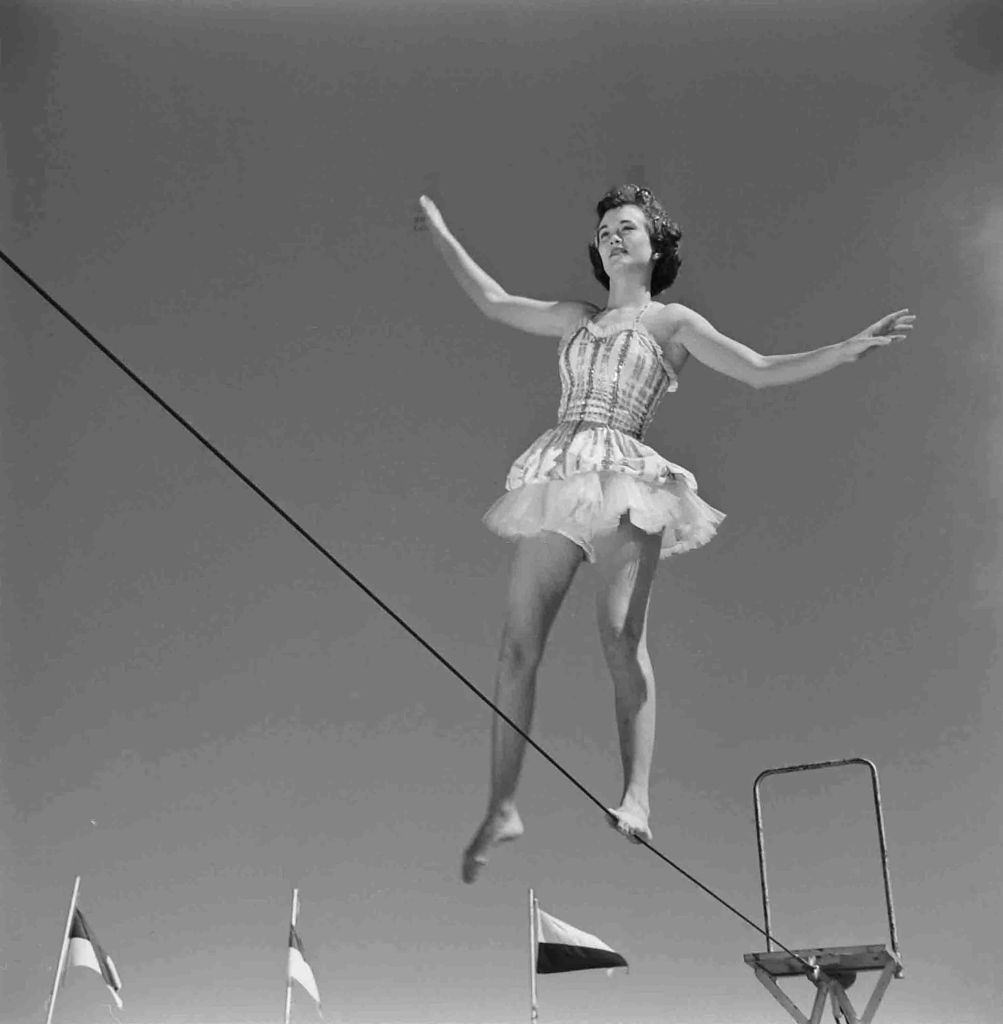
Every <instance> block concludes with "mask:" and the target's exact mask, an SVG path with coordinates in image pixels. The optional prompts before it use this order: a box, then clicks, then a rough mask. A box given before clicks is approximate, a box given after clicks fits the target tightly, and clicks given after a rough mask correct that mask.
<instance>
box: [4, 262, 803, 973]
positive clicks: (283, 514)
mask: <svg viewBox="0 0 1003 1024" xmlns="http://www.w3.org/2000/svg"><path fill="white" fill-rule="evenodd" d="M0 259H2V260H3V262H4V263H6V264H7V266H9V267H10V268H11V270H13V271H14V273H15V274H17V275H18V277H20V278H21V279H22V280H23V281H24V282H25V283H26V284H28V285H29V286H30V287H31V288H33V289H34V290H35V291H36V292H37V293H38V294H39V295H41V297H42V298H43V299H45V301H46V302H48V303H49V305H50V306H52V307H53V309H55V310H56V311H57V312H58V313H60V314H61V315H62V316H63V317H65V318H66V319H67V320H68V321H69V322H70V323H71V324H73V326H74V327H76V329H77V330H78V331H80V333H81V334H83V336H84V337H85V338H86V339H87V340H88V341H89V342H90V343H91V344H92V345H94V347H95V348H97V349H98V351H99V352H101V354H102V355H104V356H106V357H107V358H108V359H110V360H111V361H112V362H113V363H114V364H115V365H116V366H117V367H118V368H119V369H120V370H121V371H122V372H123V373H124V374H125V375H126V376H127V377H128V378H129V379H130V380H131V381H132V382H133V383H134V384H136V385H138V386H139V387H140V388H142V389H143V391H145V392H146V393H147V394H148V395H149V396H150V398H152V399H153V400H154V401H155V402H156V403H157V405H159V406H160V407H161V408H162V409H163V410H164V411H165V412H166V413H167V414H168V415H169V416H171V417H172V418H173V419H175V420H176V421H177V422H178V423H180V424H181V426H182V427H184V429H185V430H187V431H188V433H189V434H191V435H192V437H194V438H195V439H196V440H197V441H198V442H199V443H200V444H202V445H203V446H204V447H205V448H207V449H208V450H209V451H210V452H211V453H212V454H213V455H215V456H216V458H217V459H219V460H220V462H222V463H223V465H224V466H226V468H227V469H229V470H230V471H231V472H232V473H233V474H234V475H235V476H237V477H238V478H239V479H240V480H241V481H242V482H243V483H244V484H246V485H247V486H248V487H249V488H250V489H251V490H252V491H254V493H255V494H256V495H257V496H258V497H259V498H261V500H262V501H264V502H265V504H267V505H268V507H269V508H271V509H272V510H273V511H274V512H276V513H277V514H278V515H279V516H281V517H282V519H284V520H285V521H286V522H287V523H288V524H289V525H290V526H291V527H292V528H293V529H294V530H295V531H296V532H297V533H298V534H299V535H300V536H301V537H302V538H303V539H304V540H306V541H307V543H309V544H311V545H312V546H313V547H314V548H315V549H316V550H317V551H318V552H319V553H320V554H321V555H323V557H324V558H326V559H327V561H329V562H330V563H331V564H332V565H333V566H334V567H335V568H336V569H338V570H339V571H340V572H342V573H344V575H345V576H347V577H348V578H349V579H350V580H351V581H352V582H353V583H354V584H355V585H356V586H357V587H358V588H359V589H360V590H361V591H362V592H363V593H364V594H365V595H366V596H367V597H368V598H370V599H371V600H372V601H374V602H375V603H376V604H377V605H379V607H380V608H382V609H383V611H385V612H386V613H387V615H389V616H390V618H392V619H393V620H394V622H396V623H397V625H398V626H400V627H401V629H403V630H404V632H406V633H407V634H408V635H409V636H410V637H412V638H413V639H414V640H416V641H417V642H418V643H419V644H420V645H421V646H422V647H424V648H425V650H426V651H428V653H429V654H431V655H432V657H433V658H435V659H436V661H438V662H439V663H440V664H441V665H443V667H445V668H446V669H448V670H449V671H450V672H451V673H452V674H453V675H454V676H456V678H457V679H459V681H460V682H461V683H463V685H464V686H466V687H467V689H468V690H470V691H471V692H472V693H473V694H474V695H475V696H476V697H478V698H479V699H480V700H481V701H482V702H483V703H485V704H487V706H488V707H489V708H491V710H492V711H493V712H494V713H495V714H496V715H497V716H498V717H499V718H501V719H502V721H504V722H505V723H506V724H507V725H509V726H510V727H511V728H512V729H514V730H515V731H516V732H517V733H518V734H519V735H520V736H521V737H522V738H523V739H524V740H525V741H526V742H527V743H528V744H529V745H530V746H531V747H532V748H533V749H534V750H535V751H536V752H537V753H538V754H540V755H541V756H542V757H543V758H544V760H546V761H547V762H548V764H550V765H551V766H552V767H554V768H556V769H557V771H559V772H560V773H561V775H563V776H564V777H565V778H566V779H567V780H568V781H569V782H570V783H571V784H572V785H573V786H575V787H576V788H577V789H578V790H579V791H580V792H581V793H582V794H583V795H584V796H586V797H587V798H588V799H589V800H591V801H592V803H594V804H595V805H596V806H597V807H598V808H599V809H600V810H601V811H602V812H603V814H605V815H606V816H607V817H609V810H608V809H607V807H606V805H605V804H604V803H603V802H602V801H601V800H600V799H599V798H598V797H597V796H595V795H594V794H593V793H592V792H591V791H590V790H588V789H587V788H586V787H585V786H584V785H583V784H582V783H581V782H579V781H578V779H576V778H575V777H574V776H573V775H572V774H571V773H570V772H569V771H568V770H567V769H566V768H565V767H564V766H563V765H561V764H560V763H559V762H558V761H556V760H555V759H554V758H553V757H551V755H550V754H548V753H547V751H546V750H544V749H543V747H541V746H540V745H539V744H538V743H537V742H536V740H534V739H533V738H532V737H531V736H529V734H528V733H526V732H524V731H523V730H522V729H520V728H519V726H518V725H516V724H515V722H513V721H512V719H511V718H509V717H508V715H506V714H505V712H504V711H502V710H501V708H499V707H498V706H497V705H496V704H495V703H494V701H492V700H491V699H490V698H488V697H486V696H485V695H484V694H483V693H482V692H481V691H480V690H479V689H478V688H477V687H476V686H475V685H474V684H473V683H472V682H470V680H469V679H467V677H466V676H465V675H464V674H463V673H462V672H461V671H460V670H459V669H458V668H456V667H455V666H454V665H453V664H452V663H451V662H450V661H449V660H448V659H447V658H446V657H445V656H444V655H442V654H440V653H439V652H438V651H437V650H436V649H435V648H434V647H433V646H432V645H431V644H430V643H429V642H428V641H427V640H426V639H425V638H424V637H423V636H421V634H420V633H418V632H417V631H416V630H415V629H413V628H412V627H411V626H410V625H408V623H407V622H405V621H404V619H402V618H401V617H400V616H399V615H398V614H397V613H396V612H395V611H394V610H393V609H392V608H391V607H390V606H389V605H388V604H386V602H385V601H383V600H382V599H381V598H380V597H379V596H378V595H377V594H376V593H374V591H372V590H371V589H370V588H369V587H368V586H367V585H366V584H365V583H364V582H363V581H362V580H361V579H359V577H358V576H356V575H355V573H353V572H352V571H351V569H349V568H348V567H347V566H345V565H344V564H343V563H342V562H340V561H339V560H338V559H337V558H336V557H335V556H334V555H332V554H331V552H330V551H328V549H327V548H326V547H324V545H323V544H321V542H320V541H319V540H317V539H316V538H315V537H314V536H313V535H312V534H311V533H309V532H308V531H307V530H306V529H305V528H304V527H302V526H300V524H299V523H298V522H297V521H296V520H295V519H293V517H292V516H291V515H290V514H289V513H288V512H286V511H285V509H283V508H282V507H281V506H280V505H279V504H278V503H277V502H276V501H274V500H273V499H272V498H271V497H269V495H268V494H266V493H265V491H264V490H262V489H261V488H260V487H259V486H258V485H257V484H256V483H255V482H254V481H253V480H252V479H251V478H250V477H249V476H248V475H247V474H246V473H244V471H243V470H241V469H240V468H239V467H238V466H236V465H235V464H234V463H233V462H231V461H230V460H229V459H228V458H227V457H226V456H225V455H224V454H223V453H222V452H221V451H220V450H219V449H218V448H217V447H216V446H215V445H214V444H213V443H212V442H211V441H210V440H209V439H208V438H207V437H205V436H204V435H203V434H201V433H199V431H198V430H197V429H196V428H195V427H193V426H192V425H191V424H190V423H189V422H188V420H186V419H185V418H184V417H183V416H182V415H181V414H180V413H179V412H176V411H175V410H174V408H173V407H172V406H170V405H169V404H168V403H167V402H166V401H165V400H164V399H163V398H161V397H160V395H159V394H157V392H156V391H154V390H153V388H151V387H150V386H149V384H147V383H146V382H145V381H144V380H142V379H141V378H140V377H139V375H138V374H136V373H135V372H134V371H133V370H131V369H130V368H129V367H128V366H127V365H126V364H125V363H124V362H123V361H122V360H121V359H119V357H118V356H117V355H115V353H114V352H112V351H111V349H109V348H108V347H107V346H106V345H104V344H102V343H101V342H100V341H98V339H97V338H96V337H95V336H94V335H93V334H92V333H91V332H90V331H89V330H88V329H87V328H86V327H85V326H84V325H83V324H82V323H81V322H80V321H79V320H77V318H76V317H75V316H73V314H72V313H70V312H69V311H68V310H66V309H65V308H64V307H63V306H61V305H60V304H59V303H58V302H57V301H56V300H55V299H54V298H53V297H52V296H51V295H49V293H48V292H47V291H45V289H44V288H42V286H41V285H39V284H37V283H36V282H35V281H34V280H33V279H32V278H31V277H30V276H29V275H28V274H27V273H25V272H24V271H23V270H22V269H21V268H20V267H19V266H18V265H17V264H16V263H15V262H14V261H13V260H12V259H11V258H10V257H9V256H8V255H7V254H6V253H5V252H4V251H3V250H2V249H0ZM634 840H635V841H636V842H637V843H638V844H639V845H641V846H644V847H646V848H647V849H648V850H650V851H651V852H652V853H653V854H654V855H655V856H656V857H658V858H659V860H662V861H664V862H665V863H666V864H668V865H669V867H671V868H674V869H675V870H676V871H678V872H679V874H681V875H682V876H683V877H684V878H686V879H688V880H689V881H691V882H692V883H693V884H694V885H695V886H697V888H699V889H701V890H702V891H703V892H705V893H706V894H707V895H708V896H710V897H712V898H713V899H715V900H717V902H718V903H720V904H721V906H723V907H725V908H726V909H728V910H730V911H731V912H732V913H733V914H735V915H736V916H737V917H740V918H741V919H742V920H743V921H744V922H745V923H746V924H747V925H749V926H750V927H752V928H754V929H755V930H756V931H757V932H759V934H760V935H763V936H764V937H765V938H766V939H767V940H771V939H772V941H773V942H776V944H777V945H778V946H779V947H780V948H781V949H782V950H783V951H784V952H785V953H789V954H790V955H791V956H792V957H794V958H795V959H796V960H797V961H798V962H799V963H802V964H804V966H805V967H806V968H807V969H808V972H809V973H814V972H815V970H816V969H815V967H814V966H813V965H812V964H810V963H808V961H807V960H805V959H804V958H803V957H800V956H798V954H797V953H795V952H794V951H793V950H792V949H788V948H787V947H786V946H785V945H784V944H783V943H782V942H778V941H777V939H776V937H775V936H772V935H769V934H767V932H766V931H765V930H764V929H763V928H760V927H759V925H758V924H756V923H755V921H753V920H751V919H750V918H748V917H746V916H745V914H743V913H742V911H740V910H738V909H737V908H736V907H733V906H732V905H731V904H730V903H729V902H728V901H727V900H726V899H724V898H723V897H721V896H718V894H717V893H716V892H714V891H713V890H712V889H709V888H708V887H707V886H706V885H704V884H703V882H701V881H700V880H699V879H697V878H695V877H694V876H693V875H691V874H690V873H689V872H688V871H687V870H686V869H685V868H682V867H680V866H679V865H678V864H676V862H675V861H673V860H671V859H670V858H669V857H667V856H666V855H665V854H664V853H662V852H661V850H658V849H656V848H655V847H654V846H652V845H651V844H650V843H649V842H647V841H646V840H644V839H641V838H639V837H634Z"/></svg>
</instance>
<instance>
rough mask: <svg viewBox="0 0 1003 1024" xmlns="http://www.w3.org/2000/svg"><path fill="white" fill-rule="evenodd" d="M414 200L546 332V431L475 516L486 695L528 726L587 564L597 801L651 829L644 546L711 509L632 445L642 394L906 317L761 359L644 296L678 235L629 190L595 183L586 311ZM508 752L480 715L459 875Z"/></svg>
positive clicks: (762, 378) (503, 810) (495, 797)
mask: <svg viewBox="0 0 1003 1024" xmlns="http://www.w3.org/2000/svg"><path fill="white" fill-rule="evenodd" d="M419 202H420V205H421V208H422V211H423V219H424V221H425V222H426V223H427V225H428V227H429V228H430V230H431V233H432V238H433V240H434V242H435V244H436V246H437V248H438V249H439V251H440V252H441V253H442V255H443V258H444V259H445V261H446V264H447V266H448V267H449V269H450V270H451V271H452V273H453V275H454V276H455V277H456V279H457V281H458V282H459V284H460V286H461V287H462V288H463V290H464V291H465V292H466V293H467V294H468V295H469V296H470V298H471V299H473V301H474V303H476V305H477V307H478V308H479V309H480V310H481V312H483V313H484V314H485V315H486V316H487V317H489V318H490V319H492V320H498V321H500V322H501V323H505V324H508V325H510V326H512V327H515V328H518V329H520V330H523V331H526V332H528V333H529V334H537V335H545V336H551V337H556V338H560V339H561V342H560V347H559V349H558V362H559V372H560V376H561V385H562V396H561V403H560V408H559V412H558V420H559V422H558V425H557V427H556V428H554V429H553V430H549V431H547V432H546V433H544V434H543V435H542V436H541V437H540V438H538V439H537V441H536V442H534V444H533V445H531V446H530V448H529V449H527V451H526V452H524V453H523V454H522V455H521V456H520V457H519V458H518V459H517V460H516V462H515V463H514V465H513V466H512V469H511V470H510V472H509V475H508V479H507V481H506V492H507V493H506V494H505V495H504V496H503V497H502V498H500V499H499V500H498V501H497V502H496V503H495V504H494V506H492V508H491V509H490V510H489V511H488V513H487V515H486V516H485V522H486V523H487V525H488V526H489V527H490V528H491V529H492V530H494V531H495V532H497V533H499V534H501V535H502V536H506V537H512V538H514V539H515V540H516V550H515V559H514V563H513V566H512V573H511V579H510V583H509V590H508V609H507V617H506V622H505V628H504V631H503V634H502V642H501V652H500V655H499V660H498V671H497V677H496V688H495V701H496V703H497V705H498V707H499V708H501V710H502V711H503V712H505V714H506V715H508V717H509V718H510V719H511V720H512V721H513V722H515V723H516V724H518V725H519V727H520V728H522V729H523V730H524V731H526V732H528V731H529V728H530V725H531V723H532V717H533V706H534V702H535V693H536V670H537V666H538V665H539V663H540V659H541V657H542V655H543V649H544V644H545V642H546V639H547V634H548V633H549V631H550V627H551V624H552V623H553V621H554V617H555V615H556V614H557V610H558V608H559V607H560V604H561V601H562V600H563V598H564V595H565V594H566V593H567V590H568V587H569V585H570V583H571V580H572V577H573V576H574V574H575V571H576V569H577V568H578V566H579V564H580V563H581V562H582V560H583V559H584V560H586V561H588V562H590V563H593V564H594V565H595V566H596V570H597V572H598V576H599V591H598V595H597V603H596V607H597V612H598V622H599V636H600V639H601V642H602V647H603V652H604V654H605V657H606V663H607V665H608V667H609V671H610V675H611V676H612V678H613V685H614V692H615V707H616V721H617V729H618V733H619V739H620V754H621V761H622V764H623V795H622V797H621V799H620V803H619V805H618V806H616V807H613V808H610V809H609V814H610V822H611V824H613V825H614V826H615V827H616V828H617V829H618V830H619V831H620V832H622V833H623V834H624V835H627V836H630V837H632V838H635V839H638V838H640V839H645V840H650V839H651V831H650V829H649V825H648V815H649V802H648V779H649V774H650V770H651V757H652V750H653V747H654V738H655V688H654V678H653V675H652V670H651V662H650V659H649V657H648V651H647V646H646V642H645V629H646V623H647V614H648V599H649V596H650V594H651V586H652V582H653V581H654V577H655V570H656V567H657V565H658V561H659V558H660V557H665V556H666V555H670V554H673V553H676V552H679V551H686V550H689V549H691V548H695V547H698V546H700V545H701V544H704V543H706V542H707V541H708V540H710V538H711V537H712V536H713V535H714V532H715V530H716V528H717V525H718V524H719V523H720V522H721V520H722V519H723V518H724V516H723V514H722V513H720V512H718V511H717V510H716V509H713V508H711V507H710V506H709V505H708V504H706V502H704V501H703V500H702V499H701V498H700V497H699V496H698V494H697V484H696V480H695V479H694V478H693V475H692V474H691V473H690V472H689V471H688V470H686V469H683V468H682V467H681V466H677V465H674V464H673V463H671V462H667V461H666V460H665V459H663V458H662V457H661V456H660V455H659V454H658V453H657V452H655V451H654V450H653V449H651V448H649V447H648V446H647V445H645V444H644V443H643V436H644V430H645V428H646V427H647V425H648V423H649V422H650V420H651V418H652V415H653V413H654V409H655V406H656V404H657V402H658V400H659V399H660V398H661V397H662V395H663V394H665V393H666V392H670V391H674V390H675V389H676V387H677V386H678V377H679V374H680V371H681V370H682V369H683V366H684V365H685V363H686V361H687V360H688V358H689V357H690V356H691V355H692V356H693V357H694V358H696V359H697V360H698V361H699V362H701V363H704V364H705V365H706V366H709V367H710V368H711V369H713V370H717V371H718V372H720V373H723V374H726V375H727V376H729V377H733V378H735V379H736V380H739V381H742V382H743V383H746V384H750V385H751V386H752V387H756V388H759V387H766V386H769V385H776V384H793V383H795V382H797V381H802V380H807V379H808V378H810V377H816V376H818V375H819V374H821V373H825V372H826V371H828V370H832V369H835V367H837V366H840V365H842V364H843V363H848V362H852V361H853V360H855V359H857V358H859V357H860V356H861V355H863V354H864V353H865V352H867V351H868V350H870V349H871V348H874V347H876V346H879V345H887V344H889V343H890V342H892V341H897V340H901V339H903V338H905V337H906V334H907V333H908V331H910V330H911V329H912V327H913V322H914V320H915V317H913V316H912V315H910V314H909V311H908V310H906V309H903V310H899V311H898V312H896V313H891V314H889V315H888V316H885V317H882V319H881V320H878V321H877V322H876V323H874V324H871V326H870V327H867V328H866V329H865V330H863V331H861V332H860V333H859V334H856V335H854V336H853V337H852V338H849V339H847V340H846V341H841V342H837V343H836V344H834V345H828V346H826V347H824V348H819V349H814V350H812V351H810V352H798V353H794V354H791V355H775V356H764V355H760V354H759V353H758V352H755V351H753V350H752V349H751V348H748V347H746V346H745V345H742V344H740V343H739V342H737V341H734V340H732V339H731V338H728V337H726V336H725V335H723V334H721V333H720V332H719V331H717V330H715V328H714V327H712V326H711V324H710V323H708V322H707V320H705V319H704V318H703V317H702V316H700V315H699V314H698V313H695V312H694V311H693V310H691V309H688V308H687V307H685V306H683V305H681V304H680V303H675V302H673V303H668V304H665V305H663V304H661V303H656V302H653V301H652V296H653V295H657V294H658V293H659V292H661V291H663V290H664V289H665V288H667V287H668V286H669V285H670V284H672V282H673V280H674V279H675V277H676V273H677V271H678V269H679V265H680V259H679V239H680V237H681V233H680V231H679V228H678V227H677V225H675V224H674V223H673V222H672V221H671V220H670V219H669V218H668V216H667V215H666V213H665V210H664V209H663V208H662V206H661V204H660V203H659V202H658V201H657V200H656V199H655V198H654V196H652V194H651V193H650V192H649V191H648V190H647V189H645V188H639V187H638V186H636V185H623V186H621V187H619V188H615V189H612V190H611V191H609V192H608V193H607V194H606V195H604V196H603V197H602V199H601V200H600V201H599V203H598V205H597V207H596V214H597V217H598V223H597V225H596V229H595V234H594V235H593V238H592V240H591V242H590V244H589V257H590V260H591V262H592V266H593V270H594V272H595V276H596V278H597V280H598V281H599V282H600V284H602V285H603V287H604V288H606V289H607V291H608V293H609V295H608V299H607V302H606V305H605V307H602V308H600V307H597V306H595V305H593V304H591V303H588V302H544V301H539V300H536V299H528V298H522V297H519V296H515V295H509V294H508V292H506V291H505V290H504V289H503V288H502V287H501V285H499V284H498V283H497V282H496V281H494V280H493V279H492V278H491V277H489V276H488V274H486V273H485V272H484V271H483V270H482V269H481V268H480V267H479V266H478V265H477V264H476V263H475V262H474V261H473V260H472V259H471V258H470V256H469V255H468V254H467V253H466V252H465V250H464V249H463V247H462V246H461V245H460V243H459V242H458V241H457V240H456V239H455V238H454V237H453V235H452V234H451V233H450V231H449V229H448V228H447V227H446V223H445V221H444V220H443V218H442V215H441V214H440V213H439V210H438V209H437V208H436V206H435V204H434V203H433V202H432V201H431V200H430V199H429V198H428V197H426V196H422V197H421V198H420V200H419ZM525 746H526V744H525V740H524V739H523V738H522V737H521V736H520V735H518V734H517V733H516V732H515V731H514V730H513V729H510V728H508V726H507V725H506V724H505V723H504V722H503V721H502V720H501V719H500V718H499V717H497V716H496V717H495V719H494V723H493V730H492V752H491V790H490V795H489V798H488V808H487V812H486V814H485V817H484V820H483V821H482V823H481V825H480V827H479V828H478V830H477V832H476V833H475V835H474V837H473V839H472V840H471V842H470V844H469V845H468V846H467V848H466V850H465V851H464V854H463V879H464V881H466V882H472V881H474V879H475V878H476V877H477V874H478V872H479V871H480V869H481V868H482V867H483V865H484V864H485V863H486V862H487V851H488V850H489V849H490V847H491V846H493V845H495V844H496V843H501V842H505V841H507V840H511V839H515V838H517V837H518V836H520V835H521V834H522V831H523V826H522V821H521V820H520V818H519V814H518V812H517V810H516V807H515V802H514V797H515V789H516V784H517V782H518V778H519V772H520V770H521V767H522V761H523V755H524V753H525Z"/></svg>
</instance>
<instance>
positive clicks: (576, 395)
mask: <svg viewBox="0 0 1003 1024" xmlns="http://www.w3.org/2000/svg"><path fill="white" fill-rule="evenodd" d="M645 308H647V307H645ZM643 313H644V310H641V312H640V313H638V315H637V316H636V317H635V318H634V322H633V324H631V326H629V327H623V328H620V329H618V330H614V331H613V332H612V333H610V334H603V333H602V332H601V331H600V330H599V328H598V327H597V326H596V325H595V324H594V323H593V322H592V319H591V318H589V319H588V320H585V321H583V322H582V324H581V326H580V327H578V329H577V330H575V331H573V332H572V333H571V334H570V335H569V337H568V338H567V339H566V340H565V341H564V343H563V344H562V345H561V348H560V352H559V355H558V366H559V370H560V375H561V403H560V406H559V407H558V413H557V418H558V420H559V421H560V422H562V423H568V422H583V421H584V422H589V423H598V424H602V425H604V426H608V427H613V428H615V429H616V430H622V431H623V432H624V433H626V434H630V435H631V436H632V437H636V438H637V439H638V440H641V439H642V438H643V437H644V432H645V430H647V428H648V425H649V424H650V423H651V420H652V418H653V417H654V415H655V408H656V406H657V405H658V402H659V400H660V399H661V397H662V395H664V394H665V393H666V392H667V391H675V390H676V388H677V387H678V386H679V384H678V380H677V379H676V375H675V372H674V371H673V369H672V367H671V366H670V365H669V364H668V363H667V362H665V360H664V359H663V358H662V351H661V349H660V348H659V346H658V343H657V342H656V341H655V339H654V338H653V337H652V336H651V334H650V332H649V331H648V329H647V328H646V327H645V326H644V325H643V324H642V323H641V322H640V319H641V315H642V314H643Z"/></svg>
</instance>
